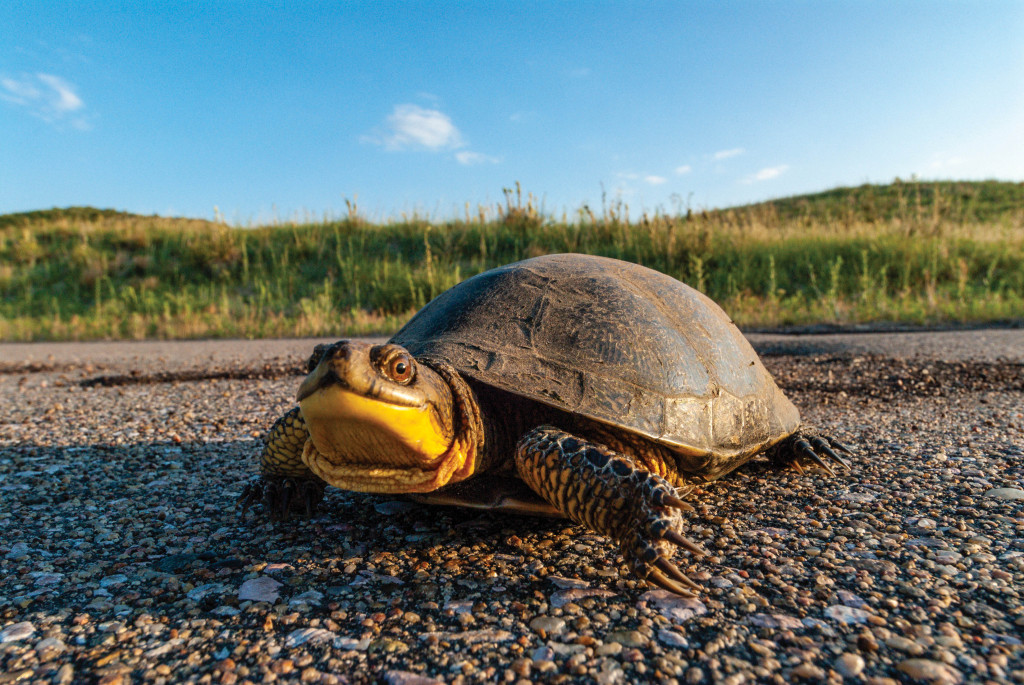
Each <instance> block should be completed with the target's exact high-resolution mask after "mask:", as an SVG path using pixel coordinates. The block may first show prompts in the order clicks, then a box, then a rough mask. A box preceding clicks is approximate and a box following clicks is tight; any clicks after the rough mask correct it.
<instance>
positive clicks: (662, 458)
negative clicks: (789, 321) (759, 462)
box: [239, 254, 852, 597]
mask: <svg viewBox="0 0 1024 685" xmlns="http://www.w3.org/2000/svg"><path fill="white" fill-rule="evenodd" d="M307 372H308V375H307V376H306V378H305V379H304V380H303V381H302V383H301V385H300V386H299V389H298V394H297V401H298V406H296V407H295V408H293V409H292V410H291V411H289V412H287V413H286V414H285V415H284V416H282V417H281V418H279V419H278V420H277V421H276V422H275V423H274V425H273V427H272V428H271V430H270V432H269V433H268V436H267V439H266V442H265V446H264V448H263V451H262V453H261V454H260V457H259V462H260V473H259V475H258V476H256V477H255V478H254V479H253V480H252V481H251V482H250V483H249V484H248V485H247V486H246V487H245V488H244V489H243V491H242V493H241V495H240V497H239V504H240V506H241V509H242V511H243V514H244V512H245V511H246V510H247V509H248V508H249V507H250V506H251V505H252V504H254V503H256V502H262V503H263V504H264V508H265V509H266V510H268V511H269V512H271V514H272V515H276V516H284V517H287V515H288V512H289V511H290V510H297V511H298V512H299V513H301V512H302V511H305V513H306V514H307V515H312V513H313V511H314V510H315V508H316V506H317V504H318V503H319V501H320V500H321V498H322V497H323V492H324V487H325V486H326V485H331V486H335V487H338V488H342V489H346V490H354V491H361V492H371V493H390V494H404V495H408V496H410V497H412V498H413V499H414V500H417V501H420V502H426V503H430V504H446V505H459V506H469V507H478V508H483V509H494V510H499V511H501V510H504V511H511V512H517V513H525V514H535V515H550V516H560V517H565V518H569V519H571V520H572V521H574V522H576V523H578V524H582V525H584V526H586V527H588V528H589V529H591V530H592V531H595V532H597V533H600V534H602V535H606V536H609V537H610V538H612V539H613V540H614V541H616V542H617V543H618V544H619V547H620V549H621V553H622V556H623V559H624V560H625V562H626V563H627V565H628V566H629V568H630V569H631V570H632V572H633V573H634V574H635V575H636V576H637V577H638V578H642V579H645V580H647V581H648V582H649V583H653V584H654V585H656V586H659V587H661V588H663V589H666V590H669V591H670V592H673V593H676V594H678V595H682V596H689V597H692V596H695V593H696V592H699V590H700V587H699V585H698V584H697V583H695V582H694V581H693V580H692V579H691V578H690V577H689V576H687V575H686V574H685V573H683V572H682V571H681V570H680V568H679V566H677V565H676V563H674V562H673V561H672V555H673V553H674V551H675V549H676V548H681V549H682V550H685V551H686V552H688V553H690V554H692V555H695V556H699V555H703V554H705V553H706V552H705V551H704V549H703V547H701V546H700V545H699V544H698V543H696V542H694V541H692V540H690V539H689V538H687V537H685V536H684V535H683V531H684V530H685V525H684V519H683V513H685V512H693V511H694V508H693V507H692V506H691V505H689V504H688V503H687V502H686V499H685V498H686V496H687V495H688V494H689V493H690V492H691V490H692V489H693V487H694V486H695V484H699V483H701V482H703V481H710V480H714V479H717V478H720V477H722V476H724V475H725V474H727V473H729V472H731V471H733V470H734V469H736V468H738V467H739V466H741V465H743V464H744V463H746V462H747V461H749V460H750V459H752V458H754V457H755V456H756V455H758V454H761V453H767V454H768V456H769V457H770V458H771V459H772V461H773V463H775V464H778V465H783V466H785V465H792V466H795V467H796V468H798V469H800V464H801V462H804V463H807V462H811V463H814V464H817V465H818V466H820V467H822V468H824V469H825V470H826V471H828V472H829V473H831V474H833V475H834V472H833V471H832V469H831V467H830V465H829V463H835V464H839V465H842V466H844V467H846V468H849V466H848V464H847V463H846V461H845V460H844V459H843V458H842V457H840V456H839V454H838V452H844V453H847V454H852V452H851V450H850V448H849V447H847V446H846V445H844V444H843V443H841V442H839V441H838V440H836V439H835V438H832V437H830V436H828V435H825V434H823V433H821V432H820V431H818V430H816V429H815V428H813V427H810V426H805V425H803V424H802V423H801V421H800V414H799V412H798V410H797V408H796V407H795V406H794V405H793V403H792V402H791V401H790V400H789V399H788V398H787V397H786V396H785V395H784V394H783V392H782V390H781V389H780V388H779V387H778V385H777V384H776V383H775V380H774V379H773V378H772V376H771V374H770V373H769V372H768V371H767V369H765V367H764V365H763V364H762V363H761V361H760V359H759V358H758V355H757V353H756V352H755V351H754V349H753V348H752V347H751V345H750V343H749V342H748V341H747V340H746V338H745V337H744V336H743V334H742V333H741V332H740V330H739V329H738V328H737V327H736V325H735V324H734V323H733V322H732V321H731V320H730V318H729V317H728V315H727V314H726V313H725V312H724V311H723V310H722V309H721V308H720V307H719V306H718V305H717V304H715V303H714V302H713V301H712V300H711V299H710V298H708V297H707V296H705V295H704V294H703V293H701V292H700V291H698V290H696V289H694V288H691V287H690V286H688V285H686V284H684V283H682V282H681V281H678V280H676V279H674V278H672V277H670V276H668V275H665V274H663V273H660V272H658V271H655V270H653V269H649V268H647V267H644V266H640V265H638V264H634V263H630V262H626V261H620V260H617V259H612V258H608V257H599V256H592V255H582V254H552V255H544V256H539V257H534V258H531V259H526V260H523V261H519V262H515V263H512V264H507V265H505V266H501V267H498V268H495V269H491V270H489V271H485V272H483V273H480V274H478V275H476V276H473V277H472V278H469V279H467V280H465V281H463V282H461V283H459V284H458V285H456V286H454V287H452V288H451V289H449V290H447V291H445V292H443V293H442V294H440V295H439V296H437V297H436V298H434V299H433V300H431V301H430V302H429V303H427V304H426V305H425V306H424V307H423V308H422V309H420V310H419V311H418V312H417V313H416V314H415V315H414V316H413V317H412V318H411V319H410V320H409V321H408V323H406V324H405V326H403V327H402V328H401V329H400V330H399V331H398V332H397V333H396V334H395V335H394V336H393V337H392V338H391V339H390V340H388V341H387V342H386V343H382V344H374V343H372V342H367V341H363V340H341V341H339V342H336V343H333V344H322V345H317V346H316V348H315V349H314V351H313V354H312V356H311V357H310V359H309V362H308V365H307ZM801 470H802V469H801Z"/></svg>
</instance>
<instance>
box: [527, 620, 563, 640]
mask: <svg viewBox="0 0 1024 685" xmlns="http://www.w3.org/2000/svg"><path fill="white" fill-rule="evenodd" d="M530 628H532V629H533V630H534V631H536V632H537V633H541V635H542V636H543V635H558V634H559V633H561V632H562V631H563V630H565V620H563V619H561V618H557V617H555V616H538V617H537V618H535V619H533V620H532V621H530Z"/></svg>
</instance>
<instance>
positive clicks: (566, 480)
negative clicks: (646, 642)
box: [516, 426, 704, 597]
mask: <svg viewBox="0 0 1024 685" xmlns="http://www.w3.org/2000/svg"><path fill="white" fill-rule="evenodd" d="M516 467H517V469H518V471H519V477H520V478H522V479H523V480H524V481H525V482H526V484H527V485H529V486H530V487H531V488H533V490H534V491H535V492H537V493H538V494H539V495H541V496H542V497H543V498H544V499H545V500H547V501H548V502H549V503H550V504H551V505H552V506H554V507H555V508H556V509H558V510H559V511H561V512H562V513H563V514H565V515H566V516H567V517H569V518H570V519H572V520H573V521H576V522H577V523H582V524H583V525H585V526H587V527H588V528H590V529H591V530H593V531H595V532H598V533H601V534H603V535H607V536H609V537H611V538H612V539H613V540H617V541H618V542H619V545H620V547H621V548H622V556H623V558H625V560H626V563H627V564H629V567H630V568H631V569H632V570H633V572H634V573H635V574H636V575H637V576H639V577H640V578H644V579H646V580H649V581H651V582H653V583H655V584H656V585H659V586H661V587H663V588H665V589H667V590H670V591H672V592H675V593H677V594H679V595H682V596H684V597H692V596H694V595H693V593H692V592H691V591H690V589H688V588H689V587H692V588H697V585H696V584H695V583H694V582H693V581H691V580H690V579H689V578H687V577H686V576H685V575H683V573H682V572H681V571H680V570H679V569H678V567H676V566H675V565H674V564H673V563H672V562H670V561H669V559H670V558H671V556H672V545H673V544H674V545H678V546H680V547H683V548H685V549H687V550H689V551H691V552H693V553H695V554H703V553H704V551H703V550H702V549H701V548H700V547H699V546H698V545H697V544H696V543H694V542H691V541H690V540H687V539H686V538H684V537H683V536H682V535H681V534H680V533H679V529H680V528H681V527H682V518H681V517H680V516H679V510H686V509H692V507H690V506H689V505H687V504H686V503H684V502H683V501H682V500H681V499H680V496H681V495H683V494H685V493H681V492H679V491H677V490H676V488H674V487H673V486H672V485H671V484H670V483H669V482H668V481H666V480H665V479H664V478H662V477H661V476H658V475H656V474H653V473H650V472H649V471H646V470H645V469H643V468H640V467H639V466H638V465H637V464H635V463H634V462H633V460H632V459H630V458H629V457H628V456H626V455H625V454H620V453H616V452H613V451H612V450H610V449H608V448H607V447H605V446H603V445H599V444H597V443H593V442H590V441H588V440H584V439H581V438H578V437H576V436H574V435H571V434H569V433H566V432H565V431H563V430H559V429H557V428H554V427H552V426H540V427H538V428H536V429H534V430H532V431H530V432H529V433H527V434H526V435H525V436H523V439H522V440H521V441H520V442H519V445H518V447H517V448H516Z"/></svg>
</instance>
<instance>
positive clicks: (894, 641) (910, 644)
mask: <svg viewBox="0 0 1024 685" xmlns="http://www.w3.org/2000/svg"><path fill="white" fill-rule="evenodd" d="M885 645H886V646H887V647H890V648H892V649H896V650H899V651H901V652H906V653H907V654H910V655H911V656H920V655H922V654H924V651H925V650H924V645H922V644H921V643H919V642H915V641H914V640H911V639H909V638H905V637H902V636H900V635H893V636H892V637H890V638H888V639H886V640H885Z"/></svg>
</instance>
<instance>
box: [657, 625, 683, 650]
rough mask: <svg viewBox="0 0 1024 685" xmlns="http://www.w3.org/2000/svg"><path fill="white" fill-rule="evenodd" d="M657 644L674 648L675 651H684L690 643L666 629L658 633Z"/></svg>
mask: <svg viewBox="0 0 1024 685" xmlns="http://www.w3.org/2000/svg"><path fill="white" fill-rule="evenodd" d="M658 642H660V643H661V644H663V645H668V646H669V647H675V648H676V649H686V648H688V647H689V646H690V642H689V640H687V639H686V637H684V636H683V635H680V634H679V633H677V632H676V631H674V630H668V629H666V628H662V629H661V630H659V631H658Z"/></svg>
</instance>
